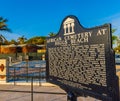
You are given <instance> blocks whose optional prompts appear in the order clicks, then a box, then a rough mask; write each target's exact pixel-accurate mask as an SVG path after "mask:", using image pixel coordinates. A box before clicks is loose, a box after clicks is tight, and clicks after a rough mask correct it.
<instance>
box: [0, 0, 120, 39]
mask: <svg viewBox="0 0 120 101" xmlns="http://www.w3.org/2000/svg"><path fill="white" fill-rule="evenodd" d="M68 15H75V16H76V17H77V18H78V19H79V21H80V23H81V24H82V25H83V26H84V27H85V28H91V27H95V26H99V25H103V24H105V23H111V24H112V28H116V29H117V31H116V33H115V34H116V35H120V0H0V16H2V17H4V18H7V19H8V22H7V24H8V27H9V28H10V29H11V30H12V33H8V32H0V34H3V35H4V36H5V37H6V38H7V39H8V40H11V39H17V38H18V37H21V36H23V35H24V36H25V37H26V38H28V39H29V38H31V37H34V36H48V34H49V33H50V32H55V33H57V32H58V31H59V28H60V25H61V23H62V20H63V19H64V18H65V17H66V16H68Z"/></svg>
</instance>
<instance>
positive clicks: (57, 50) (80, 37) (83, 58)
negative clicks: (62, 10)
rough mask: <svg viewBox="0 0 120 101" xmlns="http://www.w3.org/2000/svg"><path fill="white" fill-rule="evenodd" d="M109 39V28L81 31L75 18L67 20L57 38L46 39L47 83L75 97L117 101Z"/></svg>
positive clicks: (106, 26)
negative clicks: (83, 96)
mask: <svg viewBox="0 0 120 101" xmlns="http://www.w3.org/2000/svg"><path fill="white" fill-rule="evenodd" d="M111 38H112V37H111V25H110V24H105V25H102V26H97V27H94V28H84V27H83V26H82V25H81V24H80V22H79V21H78V19H77V17H75V16H72V15H71V16H67V17H66V18H65V19H64V20H63V22H62V24H61V27H60V30H59V32H58V34H57V35H56V36H53V37H49V38H47V52H46V62H47V66H46V74H47V81H48V82H51V83H54V84H56V85H58V86H60V87H61V88H62V89H64V90H65V91H66V92H68V93H69V92H71V93H72V94H74V95H75V96H76V97H77V96H82V95H86V96H92V97H95V98H97V99H100V100H103V101H119V84H118V77H117V76H116V69H115V59H114V51H113V49H112V40H111ZM76 75H77V76H76Z"/></svg>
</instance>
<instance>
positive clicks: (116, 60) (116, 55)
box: [115, 54, 120, 64]
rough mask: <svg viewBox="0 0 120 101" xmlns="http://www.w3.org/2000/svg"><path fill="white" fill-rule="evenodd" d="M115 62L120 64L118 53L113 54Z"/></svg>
mask: <svg viewBox="0 0 120 101" xmlns="http://www.w3.org/2000/svg"><path fill="white" fill-rule="evenodd" d="M115 63H116V64H120V54H115Z"/></svg>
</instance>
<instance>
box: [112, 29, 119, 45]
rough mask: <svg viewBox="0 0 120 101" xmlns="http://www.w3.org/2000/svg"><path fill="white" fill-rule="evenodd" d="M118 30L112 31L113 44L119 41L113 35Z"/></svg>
mask: <svg viewBox="0 0 120 101" xmlns="http://www.w3.org/2000/svg"><path fill="white" fill-rule="evenodd" d="M116 30H117V29H112V44H115V43H116V41H117V39H118V37H117V36H116V35H113V34H114V32H115V31H116Z"/></svg>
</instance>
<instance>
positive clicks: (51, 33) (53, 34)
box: [48, 32, 56, 37]
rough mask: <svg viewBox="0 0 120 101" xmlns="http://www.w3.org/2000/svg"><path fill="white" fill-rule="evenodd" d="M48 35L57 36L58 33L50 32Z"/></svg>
mask: <svg viewBox="0 0 120 101" xmlns="http://www.w3.org/2000/svg"><path fill="white" fill-rule="evenodd" d="M48 35H49V36H50V37H52V36H55V35H56V33H53V32H50V33H49V34H48Z"/></svg>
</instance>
